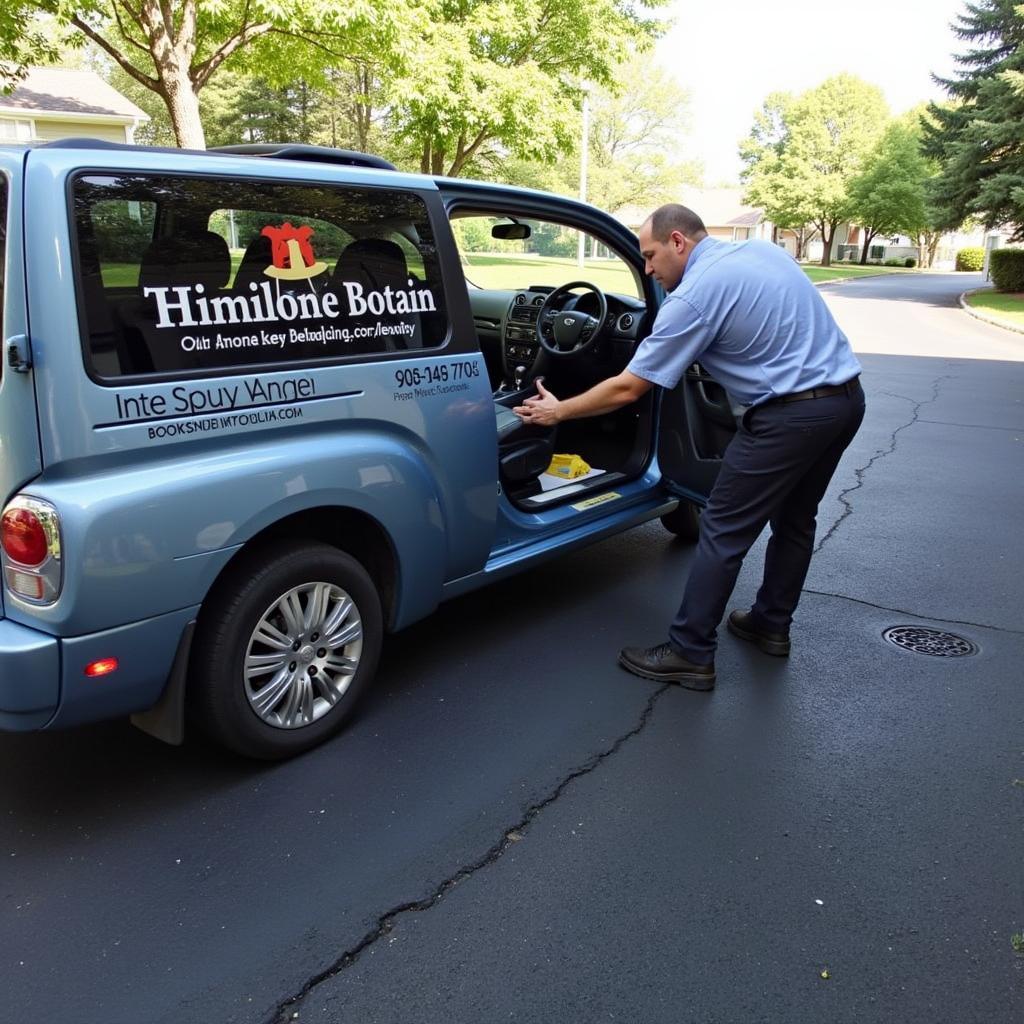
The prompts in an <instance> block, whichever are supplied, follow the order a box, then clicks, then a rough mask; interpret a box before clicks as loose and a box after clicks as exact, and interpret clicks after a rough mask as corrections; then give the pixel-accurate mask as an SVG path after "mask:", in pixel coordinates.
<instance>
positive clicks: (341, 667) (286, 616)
mask: <svg viewBox="0 0 1024 1024" xmlns="http://www.w3.org/2000/svg"><path fill="white" fill-rule="evenodd" d="M382 637H383V620H382V615H381V607H380V598H379V596H378V594H377V589H376V587H375V586H374V583H373V580H372V579H371V578H370V576H369V574H368V573H367V572H366V570H365V569H364V568H363V566H362V565H361V564H360V563H359V562H357V561H356V560H355V559H354V558H352V557H351V556H350V555H347V554H345V553H344V552H343V551H339V550H338V549H337V548H333V547H330V546H329V545H326V544H314V543H308V542H299V541H294V542H290V543H287V544H283V545H281V546H279V547H277V548H275V549H274V550H273V551H271V552H266V551H264V552H261V553H256V554H254V555H251V556H249V557H248V558H246V559H245V560H244V561H243V562H241V563H240V564H239V565H238V566H237V567H235V568H234V569H233V570H232V571H231V572H230V574H229V575H227V576H226V577H225V578H224V579H223V580H222V581H221V582H219V583H218V584H217V586H216V587H215V588H214V590H213V591H211V593H210V596H209V597H208V598H207V601H206V603H205V604H204V606H203V609H202V612H201V613H200V617H199V623H198V633H197V635H196V646H195V648H194V649H193V655H192V666H193V672H192V678H191V681H190V689H191V691H192V692H191V697H192V698H193V700H192V707H193V710H194V711H195V713H196V714H197V715H198V717H199V719H200V724H201V725H202V726H203V728H204V729H205V730H206V731H207V732H208V733H210V734H211V736H212V737H213V738H214V739H215V740H217V741H218V742H220V743H222V744H223V745H224V746H226V747H228V748H229V749H231V750H234V751H236V752H237V753H240V754H244V755H246V756H248V757H256V758H262V759H265V760H275V759H280V758H285V757H291V756H292V755H294V754H298V753H301V752H302V751H304V750H308V749H310V748H311V747H314V746H316V745H317V744H318V743H321V742H322V741H323V740H325V739H326V738H327V737H328V736H330V735H332V734H333V733H335V732H337V730H338V729H340V728H341V726H342V725H343V724H344V722H345V720H346V719H347V718H349V716H350V715H351V714H352V711H353V710H354V708H355V705H356V703H357V701H358V698H359V695H360V693H361V692H362V690H363V689H364V688H365V687H366V685H367V683H368V682H369V681H370V679H372V677H373V675H374V673H375V672H376V669H377V662H378V659H379V657H380V648H381V641H382Z"/></svg>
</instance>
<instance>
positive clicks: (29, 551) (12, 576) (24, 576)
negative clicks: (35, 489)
mask: <svg viewBox="0 0 1024 1024" xmlns="http://www.w3.org/2000/svg"><path fill="white" fill-rule="evenodd" d="M0 549H2V560H3V573H4V582H5V583H6V585H7V589H8V590H9V591H10V592H11V593H12V594H14V595H15V596H17V597H19V598H21V599H22V600H24V601H28V602H30V603H32V604H52V603H53V602H54V601H56V600H57V598H58V597H59V596H60V588H61V582H62V571H61V551H60V517H59V515H58V514H57V510H56V509H55V508H54V507H53V505H51V504H50V503H49V502H48V501H41V500H40V499H38V498H27V497H18V498H15V499H14V500H13V501H12V502H11V503H10V504H9V505H8V506H7V507H6V508H5V509H4V513H3V516H0Z"/></svg>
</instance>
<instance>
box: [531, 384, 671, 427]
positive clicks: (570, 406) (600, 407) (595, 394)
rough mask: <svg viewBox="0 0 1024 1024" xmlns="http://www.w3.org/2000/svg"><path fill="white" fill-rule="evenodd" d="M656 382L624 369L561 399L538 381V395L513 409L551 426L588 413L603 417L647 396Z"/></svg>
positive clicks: (533, 421) (588, 414)
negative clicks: (586, 389)
mask: <svg viewBox="0 0 1024 1024" xmlns="http://www.w3.org/2000/svg"><path fill="white" fill-rule="evenodd" d="M652 387H654V385H653V384H652V383H651V382H650V381H649V380H644V379H643V377H637V376H636V374H633V373H630V372H629V370H623V371H622V373H620V374H618V375H617V376H615V377H608V378H607V379H605V380H603V381H601V382H600V383H598V384H595V385H594V386H593V387H592V388H591V389H590V390H589V391H584V392H583V394H582V395H574V396H573V397H572V398H566V399H564V400H563V401H559V400H558V399H557V398H556V397H555V396H554V395H553V394H551V392H550V391H548V389H547V388H546V387H544V385H543V384H541V382H540V381H537V392H538V393H537V395H536V396H535V397H533V398H528V399H527V400H526V401H525V402H524V403H523V404H522V405H517V406H516V407H515V409H513V412H514V413H515V414H516V415H517V416H518V417H519V418H520V419H521V420H523V422H524V423H535V424H537V425H538V426H542V427H550V426H553V425H554V424H556V423H561V422H562V420H578V419H581V418H582V417H584V416H600V415H601V414H602V413H605V412H612V411H613V410H615V409H621V408H622V406H624V405H629V403H630V402H635V401H636V400H637V399H638V398H640V397H642V396H643V395H646V394H647V392H648V391H650V390H651V388H652Z"/></svg>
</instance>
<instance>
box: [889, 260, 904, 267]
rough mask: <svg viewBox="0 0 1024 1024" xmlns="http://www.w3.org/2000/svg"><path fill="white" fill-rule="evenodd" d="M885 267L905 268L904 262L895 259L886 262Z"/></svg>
mask: <svg viewBox="0 0 1024 1024" xmlns="http://www.w3.org/2000/svg"><path fill="white" fill-rule="evenodd" d="M885 266H887V267H902V266H903V260H898V259H895V258H893V259H888V260H886V261H885Z"/></svg>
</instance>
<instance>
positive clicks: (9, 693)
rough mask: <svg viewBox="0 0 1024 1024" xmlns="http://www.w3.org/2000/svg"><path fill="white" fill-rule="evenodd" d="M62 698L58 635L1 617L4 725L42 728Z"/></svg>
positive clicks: (0, 724) (0, 715)
mask: <svg viewBox="0 0 1024 1024" xmlns="http://www.w3.org/2000/svg"><path fill="white" fill-rule="evenodd" d="M59 701H60V645H59V641H58V640H57V638H56V637H52V636H49V635H48V634H46V633H40V632H39V631H38V630H35V629H29V628H28V627H27V626H21V625H18V623H16V622H11V621H10V620H9V619H3V620H2V621H0V729H9V730H13V731H15V732H24V731H26V730H29V729H39V728H42V726H44V725H46V723H47V722H48V721H49V720H50V719H51V718H52V717H53V714H54V712H55V711H56V710H57V704H58V703H59Z"/></svg>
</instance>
